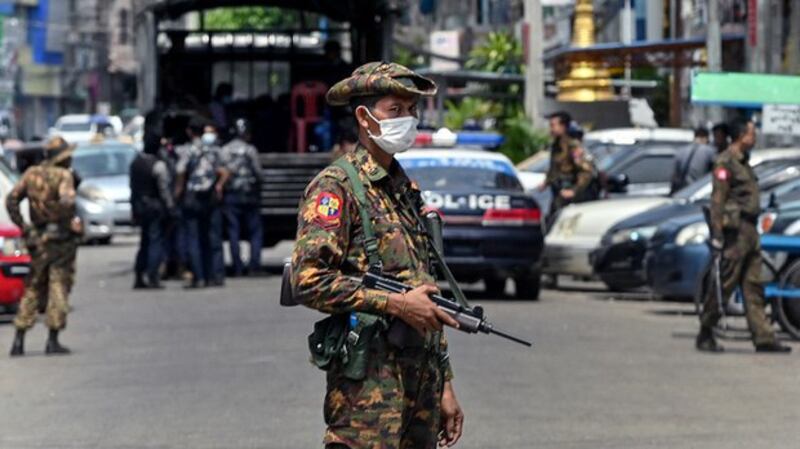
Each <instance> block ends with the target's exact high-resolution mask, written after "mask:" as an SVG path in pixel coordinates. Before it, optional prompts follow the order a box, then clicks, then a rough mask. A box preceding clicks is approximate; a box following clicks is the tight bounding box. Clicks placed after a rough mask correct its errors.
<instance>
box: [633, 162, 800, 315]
mask: <svg viewBox="0 0 800 449" xmlns="http://www.w3.org/2000/svg"><path fill="white" fill-rule="evenodd" d="M759 172H761V174H760V175H759V178H760V179H759V187H760V189H761V192H762V197H761V202H762V207H767V206H768V205H769V202H770V198H771V197H775V198H777V201H781V199H782V198H784V197H785V196H787V195H796V194H797V193H798V192H800V176H799V175H800V165H798V164H797V162H795V163H793V164H792V165H788V166H781V167H778V168H777V169H776V168H767V169H764V170H759ZM706 204H708V199H707V198H706V199H703V200H700V201H697V202H694V203H689V204H686V205H684V206H683V208H682V213H678V211H676V213H675V216H674V217H673V218H666V216H665V217H664V219H662V220H658V221H655V220H657V218H656V217H655V215H654V219H653V220H654V221H652V222H651V224H650V226H652V225H653V224H655V223H658V224H657V226H656V228H655V230H654V231H653V233H652V237H651V238H650V239H649V244H648V246H647V252H646V253H645V256H644V270H645V273H646V280H647V285H648V286H649V287H650V289H651V290H652V291H653V293H654V294H655V295H656V296H659V297H669V298H684V299H688V298H692V297H694V296H695V295H696V294H697V291H698V289H699V288H700V287H701V284H702V276H703V272H704V270H705V268H706V266H707V265H708V261H709V259H710V252H709V249H708V245H707V244H706V242H707V240H708V235H709V230H708V225H707V224H706V222H705V218H704V217H703V212H702V207H703V205H706ZM676 207H678V206H676ZM663 213H664V214H665V215H667V214H668V213H669V212H668V211H664V212H663ZM761 218H762V220H761V222H760V225H759V228H760V229H759V230H760V231H762V230H763V228H764V224H767V226H768V227H770V229H771V224H768V223H767V222H766V221H765V220H764V218H765V217H764V216H762V217H761ZM646 219H647V217H642V222H643V225H644V221H645V220H646ZM631 224H632V223H631ZM645 226H646V225H645ZM770 257H772V256H770ZM772 262H773V265H775V266H777V267H780V266H782V265H783V263H784V262H785V261H783V262H781V261H780V260H777V259H776V260H772Z"/></svg>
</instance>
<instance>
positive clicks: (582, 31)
mask: <svg viewBox="0 0 800 449" xmlns="http://www.w3.org/2000/svg"><path fill="white" fill-rule="evenodd" d="M594 43H595V38H594V5H593V4H592V0H577V1H576V2H575V24H574V26H573V29H572V46H573V47H578V48H582V47H590V46H592V45H594ZM557 84H558V97H557V98H558V101H597V100H613V99H614V89H613V88H612V87H611V78H610V76H609V73H608V70H607V69H606V68H605V67H603V66H602V64H598V63H596V62H593V61H575V62H573V63H572V64H570V71H569V74H568V75H567V77H566V78H564V79H562V80H560V81H558V83H557Z"/></svg>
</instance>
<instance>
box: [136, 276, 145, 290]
mask: <svg viewBox="0 0 800 449" xmlns="http://www.w3.org/2000/svg"><path fill="white" fill-rule="evenodd" d="M133 288H134V290H138V289H142V288H147V282H145V281H144V273H136V279H135V280H134V281H133Z"/></svg>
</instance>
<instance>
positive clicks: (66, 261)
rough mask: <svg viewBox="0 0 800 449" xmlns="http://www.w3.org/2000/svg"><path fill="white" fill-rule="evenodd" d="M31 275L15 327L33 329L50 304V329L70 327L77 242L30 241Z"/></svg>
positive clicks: (48, 310)
mask: <svg viewBox="0 0 800 449" xmlns="http://www.w3.org/2000/svg"><path fill="white" fill-rule="evenodd" d="M27 245H28V251H29V252H30V255H31V271H30V273H29V274H28V277H27V279H25V293H24V294H23V295H22V299H21V300H20V304H19V310H18V311H17V316H16V318H14V326H16V327H17V329H30V328H31V327H33V324H34V323H35V322H36V316H37V314H38V311H39V304H40V303H46V304H47V308H46V311H45V315H46V317H47V318H46V321H45V323H46V324H47V327H48V328H50V329H54V330H61V329H63V328H64V327H65V326H66V325H67V312H68V310H69V303H68V300H67V298H68V296H69V292H70V290H71V289H72V284H73V279H74V277H75V255H76V254H77V249H78V241H77V239H74V238H73V239H67V240H51V241H46V242H38V241H34V240H33V239H29V240H28V242H27Z"/></svg>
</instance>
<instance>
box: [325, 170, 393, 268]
mask: <svg viewBox="0 0 800 449" xmlns="http://www.w3.org/2000/svg"><path fill="white" fill-rule="evenodd" d="M333 165H335V166H337V167H339V168H341V169H342V170H344V172H345V173H347V177H348V178H349V179H350V185H351V186H352V187H353V194H355V196H356V201H357V202H358V214H359V215H360V216H361V227H362V229H363V230H364V248H365V250H366V252H367V260H368V261H369V269H370V271H373V270H375V271H376V272H378V273H380V272H381V271H383V262H382V261H381V256H380V255H379V254H378V239H377V238H375V229H374V228H373V227H372V217H370V215H369V207H368V203H367V191H366V188H365V187H364V183H363V182H362V181H361V178H360V177H359V176H358V171H357V170H356V168H355V167H354V166H353V164H351V163H350V161H348V160H347V159H345V158H344V157H341V158H339V159H337V160H336V161H335V162H334V163H333Z"/></svg>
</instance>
